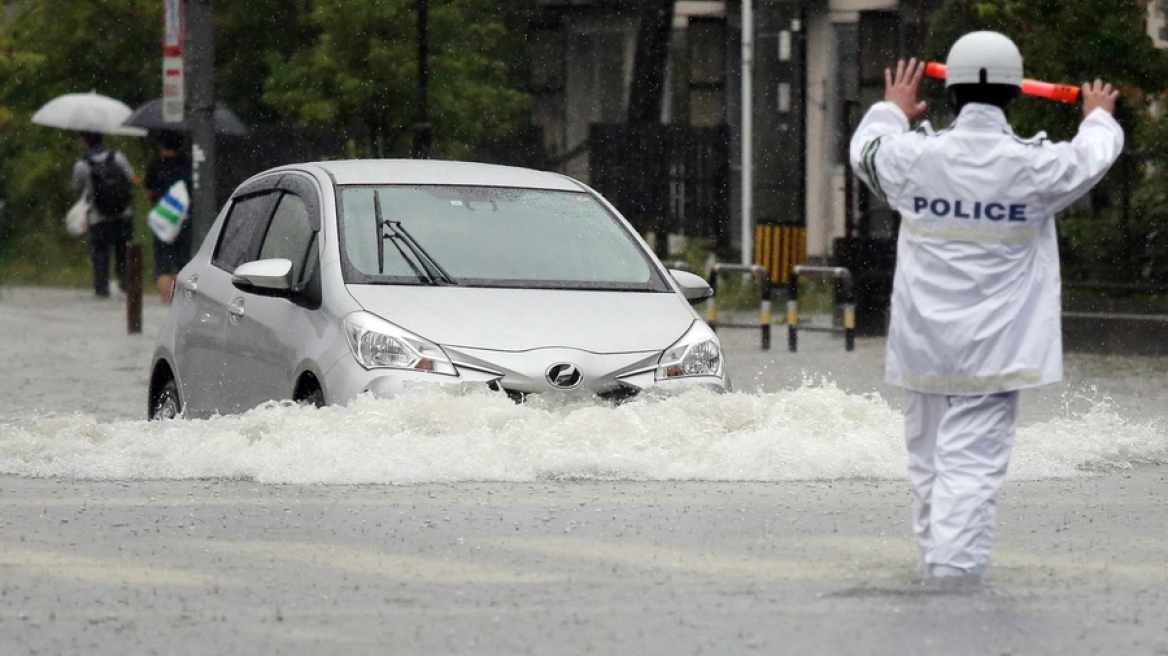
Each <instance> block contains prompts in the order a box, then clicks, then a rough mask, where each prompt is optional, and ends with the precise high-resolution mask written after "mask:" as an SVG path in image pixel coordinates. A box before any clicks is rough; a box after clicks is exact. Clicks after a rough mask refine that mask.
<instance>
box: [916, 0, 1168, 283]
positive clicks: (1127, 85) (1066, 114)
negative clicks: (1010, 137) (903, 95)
mask: <svg viewBox="0 0 1168 656" xmlns="http://www.w3.org/2000/svg"><path fill="white" fill-rule="evenodd" d="M1145 11H1146V3H1145V2H1142V1H1140V0H1076V1H1075V2H1065V1H1063V0H948V1H947V2H946V3H945V4H944V5H943V6H942V8H941V9H940V10H939V11H938V12H937V14H936V15H935V16H934V21H933V25H932V29H931V31H930V34H929V39H928V41H927V43H926V52H925V56H926V57H928V58H929V59H933V60H937V61H944V59H945V56H946V54H947V53H948V50H949V47H950V46H951V45H952V44H953V42H954V41H956V40H957V38H958V37H960V36H961V35H962V34H965V33H967V32H971V31H974V30H982V29H988V30H994V31H998V32H1002V33H1003V34H1006V35H1008V36H1010V37H1011V38H1012V39H1014V41H1015V42H1016V43H1017V44H1018V47H1019V49H1020V50H1021V51H1022V57H1023V60H1024V63H1025V74H1026V77H1029V78H1033V79H1039V80H1045V81H1049V82H1058V83H1063V84H1073V85H1079V84H1082V83H1083V82H1086V81H1089V80H1094V79H1096V78H1099V79H1103V80H1105V81H1107V82H1111V83H1112V84H1115V85H1116V86H1117V87H1119V88H1120V89H1121V91H1122V97H1121V100H1120V106H1119V108H1118V110H1117V111H1116V118H1117V119H1118V120H1119V122H1120V124H1121V125H1123V126H1124V130H1125V133H1126V135H1127V145H1126V153H1125V155H1124V156H1123V159H1121V161H1120V162H1119V163H1117V164H1116V166H1115V167H1113V168H1112V171H1111V172H1110V173H1108V175H1107V177H1106V178H1105V179H1104V181H1103V182H1102V183H1101V184H1100V185H1099V187H1098V188H1097V189H1096V191H1094V192H1093V193H1092V194H1091V195H1090V196H1089V197H1088V198H1087V199H1086V200H1084V201H1083V202H1081V203H1079V204H1077V205H1076V206H1074V207H1072V208H1071V209H1070V210H1068V212H1067V213H1065V215H1064V216H1063V217H1062V218H1061V220H1060V238H1061V241H1062V253H1063V259H1064V264H1067V265H1069V267H1068V269H1067V271H1066V273H1069V274H1070V276H1071V277H1075V276H1079V277H1091V278H1092V279H1095V280H1104V281H1116V282H1119V281H1123V282H1135V281H1168V275H1166V274H1168V271H1166V270H1165V269H1164V268H1163V267H1164V265H1168V234H1165V232H1166V229H1168V210H1165V209H1163V208H1164V203H1163V201H1164V200H1165V199H1168V175H1166V174H1165V172H1166V171H1168V168H1165V167H1166V165H1168V159H1165V160H1163V161H1162V162H1159V163H1157V164H1156V165H1155V166H1154V167H1152V168H1150V169H1149V168H1145V167H1143V166H1142V164H1143V163H1144V162H1145V160H1146V158H1145V157H1144V155H1143V154H1144V153H1148V154H1151V155H1152V158H1151V160H1148V161H1151V162H1156V160H1157V159H1160V158H1161V157H1162V156H1161V155H1160V154H1159V153H1163V152H1165V151H1164V150H1163V148H1164V147H1165V146H1168V126H1165V122H1164V121H1161V120H1158V119H1157V118H1156V116H1155V115H1154V114H1153V113H1152V112H1150V111H1149V108H1150V107H1151V106H1152V103H1153V101H1154V100H1155V99H1156V98H1158V97H1159V96H1160V95H1161V94H1162V93H1163V92H1164V90H1165V87H1166V81H1168V54H1166V53H1165V52H1164V51H1160V50H1157V49H1156V48H1155V47H1154V46H1153V44H1152V41H1151V39H1150V38H1149V37H1148V35H1147V33H1146V32H1145V31H1144V19H1145ZM942 86H943V85H941V84H933V85H931V86H930V92H931V94H932V97H931V98H930V104H931V105H933V106H934V107H946V106H947V103H946V101H945V98H944V91H943V88H942ZM942 113H943V112H942ZM1081 121H1082V109H1081V107H1080V106H1079V105H1077V104H1067V103H1059V102H1054V101H1051V100H1047V99H1044V98H1033V97H1028V96H1022V97H1020V98H1019V100H1018V101H1017V102H1016V103H1015V104H1014V106H1012V107H1011V108H1010V122H1011V123H1012V124H1013V125H1014V127H1015V129H1016V131H1017V132H1018V133H1019V134H1021V135H1024V136H1029V135H1031V134H1035V133H1038V132H1040V131H1045V132H1046V133H1047V134H1048V135H1049V136H1050V137H1051V138H1052V139H1055V140H1066V139H1070V138H1072V137H1073V136H1074V135H1075V132H1076V131H1077V129H1078V126H1079V123H1080V122H1081ZM1146 174H1150V176H1149V175H1146ZM1160 244H1162V245H1160Z"/></svg>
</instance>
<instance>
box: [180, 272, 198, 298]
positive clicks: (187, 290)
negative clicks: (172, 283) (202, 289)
mask: <svg viewBox="0 0 1168 656" xmlns="http://www.w3.org/2000/svg"><path fill="white" fill-rule="evenodd" d="M178 286H179V287H182V290H183V296H185V297H187V298H188V299H190V298H194V297H195V292H197V291H199V276H197V275H195V276H191V277H190V278H187V279H186V280H182V281H179V283H178Z"/></svg>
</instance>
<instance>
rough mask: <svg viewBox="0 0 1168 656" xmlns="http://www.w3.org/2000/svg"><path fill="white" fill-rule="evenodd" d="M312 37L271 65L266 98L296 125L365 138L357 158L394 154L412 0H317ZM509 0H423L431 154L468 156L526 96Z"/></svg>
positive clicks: (408, 60) (403, 125)
mask: <svg viewBox="0 0 1168 656" xmlns="http://www.w3.org/2000/svg"><path fill="white" fill-rule="evenodd" d="M311 4H312V5H313V6H312V10H311V12H310V13H309V18H308V22H309V24H310V25H311V26H312V28H314V29H315V31H316V38H315V39H313V40H312V41H311V43H309V44H308V45H307V47H305V48H303V49H301V50H299V51H297V52H295V53H293V54H292V55H291V56H288V57H283V58H273V59H272V60H271V61H270V65H271V69H272V74H271V76H270V77H269V78H268V81H267V85H266V93H265V95H264V99H265V101H267V102H268V103H270V104H271V105H273V106H275V107H276V108H278V109H280V110H281V111H283V112H285V113H286V114H287V115H289V116H291V117H294V118H295V119H296V120H298V121H299V122H301V123H302V124H304V125H318V126H330V127H340V128H352V129H355V133H358V134H359V133H364V134H366V135H368V142H366V143H360V144H358V145H357V152H358V154H360V155H366V156H368V155H373V156H385V155H390V154H395V153H396V154H401V153H403V152H406V149H408V147H409V143H410V142H409V138H408V137H409V132H408V131H409V129H410V126H411V125H413V124H414V123H415V120H416V116H417V80H418V76H417V43H418V41H417V31H416V25H417V23H416V18H415V17H416V14H415V6H416V2H415V0H346V1H345V2H337V1H336V0H315V1H314V2H312V3H311ZM506 5H507V3H498V2H493V1H492V0H431V2H430V5H429V7H430V11H429V31H428V34H429V37H428V40H429V70H430V84H429V116H430V121H431V123H432V124H433V125H434V135H435V142H434V149H435V153H436V154H438V155H442V156H448V157H459V156H465V155H466V154H468V153H469V152H470V151H471V150H472V149H473V148H474V146H475V145H476V144H477V143H479V142H480V141H482V140H484V139H487V138H490V137H498V136H503V135H505V134H507V133H508V132H509V131H510V130H511V129H512V127H513V125H514V123H515V120H516V118H517V117H518V116H519V115H520V113H521V112H522V111H523V110H524V109H525V108H526V106H527V102H528V97H527V96H526V94H524V93H522V92H520V91H519V90H517V88H516V87H515V86H514V85H513V84H512V80H511V72H510V67H509V62H510V61H512V60H513V59H514V57H515V55H516V54H517V52H518V50H519V48H520V42H519V41H518V38H519V37H520V33H517V32H515V31H512V30H508V29H507V28H506V22H505V21H506V10H507V7H506Z"/></svg>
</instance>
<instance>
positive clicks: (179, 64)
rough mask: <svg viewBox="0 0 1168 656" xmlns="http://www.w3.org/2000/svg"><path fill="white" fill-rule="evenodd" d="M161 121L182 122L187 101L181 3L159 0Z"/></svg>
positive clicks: (175, 0) (178, 1)
mask: <svg viewBox="0 0 1168 656" xmlns="http://www.w3.org/2000/svg"><path fill="white" fill-rule="evenodd" d="M162 16H163V28H162V120H163V121H165V122H167V123H182V121H183V111H184V109H185V108H184V107H183V105H185V104H186V100H187V88H186V81H185V80H184V79H183V3H182V0H162Z"/></svg>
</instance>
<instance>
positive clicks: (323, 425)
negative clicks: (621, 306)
mask: <svg viewBox="0 0 1168 656" xmlns="http://www.w3.org/2000/svg"><path fill="white" fill-rule="evenodd" d="M902 431H903V422H902V420H901V416H900V413H899V411H898V410H896V409H894V408H892V407H890V406H889V405H888V403H887V402H886V401H885V400H884V399H882V398H881V397H880V396H878V395H876V394H855V393H848V392H845V391H843V390H841V389H839V388H837V387H836V386H834V385H833V384H831V383H824V382H820V383H810V382H807V383H804V384H803V385H802V386H799V387H797V388H794V389H790V390H785V391H778V392H767V393H743V392H738V393H732V394H723V395H717V394H712V393H708V392H702V391H694V392H689V393H686V394H684V395H681V396H675V397H649V398H641V399H637V400H635V401H633V402H629V403H625V404H623V405H619V406H612V405H607V404H598V403H597V402H595V401H592V400H587V399H577V400H569V401H550V400H548V399H543V398H535V399H534V400H532V401H531V402H528V403H525V404H521V405H517V404H515V403H513V402H511V401H510V400H508V399H507V398H506V397H505V396H503V395H500V394H495V393H491V392H487V391H483V390H479V389H474V390H448V389H440V388H418V389H413V390H408V391H407V392H406V393H405V394H403V395H401V396H400V397H398V398H396V399H393V400H379V399H373V398H370V397H362V398H359V399H357V400H356V401H354V402H353V403H351V404H349V405H348V406H346V407H328V408H323V409H320V410H316V409H311V408H301V407H296V406H290V405H277V404H272V405H269V406H266V407H262V408H258V409H256V410H253V411H251V412H248V413H246V414H243V415H239V416H232V417H216V418H213V419H208V420H180V421H171V422H146V421H104V420H99V419H97V418H95V417H93V416H91V415H86V414H61V415H42V416H37V417H33V418H27V419H23V420H20V421H17V422H11V423H6V424H0V473H6V474H18V475H25V476H38V477H47V476H60V477H66V478H77V479H112V480H127V479H245V480H255V481H259V482H268V483H373V484H417V483H431V482H451V481H535V480H549V479H625V480H707V481H726V480H753V481H790V480H821V479H842V478H901V477H903V476H904V459H905V456H904V448H903V446H902ZM1162 461H1168V435H1166V433H1165V431H1163V430H1161V428H1160V427H1159V426H1157V425H1156V423H1155V422H1147V423H1139V422H1129V421H1126V420H1125V419H1124V418H1123V416H1121V414H1120V413H1119V412H1117V411H1116V410H1115V409H1114V408H1113V407H1112V404H1111V403H1110V402H1109V401H1108V400H1107V399H1106V398H1103V399H1088V400H1084V399H1081V398H1080V399H1077V402H1076V403H1068V404H1067V410H1066V412H1065V413H1064V415H1063V416H1060V417H1056V418H1053V419H1048V420H1045V421H1040V422H1037V423H1032V424H1030V425H1027V426H1025V427H1023V428H1022V429H1021V430H1020V431H1019V434H1018V445H1017V448H1016V450H1015V456H1014V459H1013V462H1012V465H1011V467H1012V468H1011V477H1013V478H1027V479H1040V478H1052V477H1068V476H1078V475H1082V474H1083V473H1085V472H1093V471H1106V470H1111V469H1115V468H1123V467H1129V466H1132V465H1135V464H1139V463H1143V462H1162Z"/></svg>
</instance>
